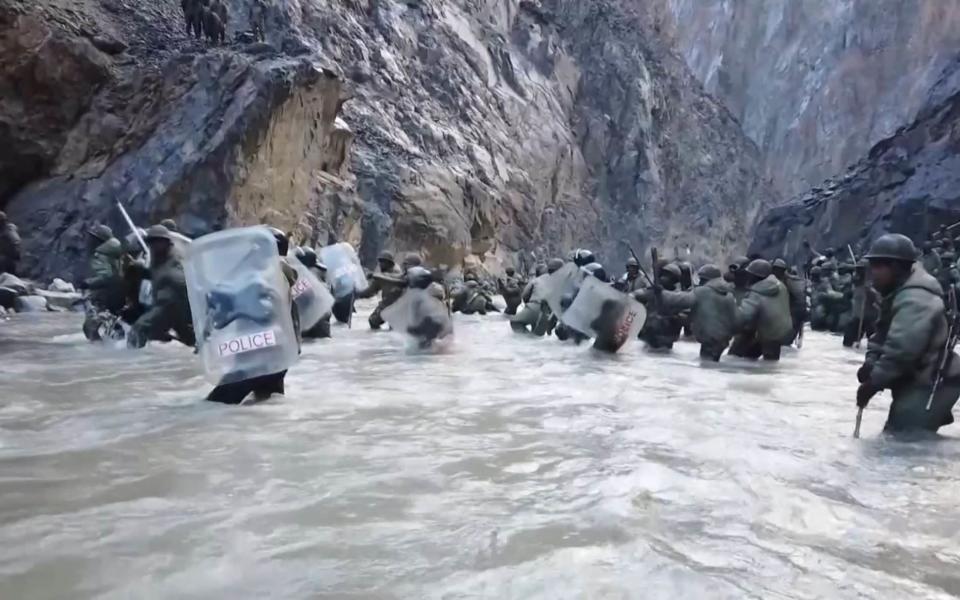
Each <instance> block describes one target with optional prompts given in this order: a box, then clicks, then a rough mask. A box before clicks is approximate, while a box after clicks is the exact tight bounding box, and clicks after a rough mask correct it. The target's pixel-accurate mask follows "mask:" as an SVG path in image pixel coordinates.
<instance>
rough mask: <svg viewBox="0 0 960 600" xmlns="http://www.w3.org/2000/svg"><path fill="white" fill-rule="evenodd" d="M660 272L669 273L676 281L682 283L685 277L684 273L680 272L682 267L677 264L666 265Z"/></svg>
mask: <svg viewBox="0 0 960 600" xmlns="http://www.w3.org/2000/svg"><path fill="white" fill-rule="evenodd" d="M660 272H661V273H669V274H670V276H671V277H673V278H674V279H676V280H677V281H680V278H681V277H682V276H683V273H682V272H680V266H679V265H677V264H676V263H670V264H668V265H664V266H663V267H661V269H660Z"/></svg>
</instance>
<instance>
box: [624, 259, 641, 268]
mask: <svg viewBox="0 0 960 600" xmlns="http://www.w3.org/2000/svg"><path fill="white" fill-rule="evenodd" d="M627 268H628V269H631V268H632V269H639V268H640V263H639V262H638V261H637V259H635V258H633V257H632V256H631V257H630V258H628V259H627Z"/></svg>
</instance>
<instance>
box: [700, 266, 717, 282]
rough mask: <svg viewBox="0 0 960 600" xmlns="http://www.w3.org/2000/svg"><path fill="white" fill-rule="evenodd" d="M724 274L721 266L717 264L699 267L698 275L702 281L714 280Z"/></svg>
mask: <svg viewBox="0 0 960 600" xmlns="http://www.w3.org/2000/svg"><path fill="white" fill-rule="evenodd" d="M722 276H723V273H721V272H720V268H719V267H717V266H716V265H703V266H702V267H700V268H699V269H697V277H698V278H699V279H700V281H712V280H714V279H719V278H720V277H722Z"/></svg>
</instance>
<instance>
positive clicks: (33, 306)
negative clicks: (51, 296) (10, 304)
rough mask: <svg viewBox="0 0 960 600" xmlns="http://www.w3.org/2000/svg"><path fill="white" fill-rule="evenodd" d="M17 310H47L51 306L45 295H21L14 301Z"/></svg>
mask: <svg viewBox="0 0 960 600" xmlns="http://www.w3.org/2000/svg"><path fill="white" fill-rule="evenodd" d="M14 308H15V309H16V311H17V312H47V311H48V310H49V306H48V304H47V299H46V298H44V297H43V296H20V297H18V298H17V300H16V302H14Z"/></svg>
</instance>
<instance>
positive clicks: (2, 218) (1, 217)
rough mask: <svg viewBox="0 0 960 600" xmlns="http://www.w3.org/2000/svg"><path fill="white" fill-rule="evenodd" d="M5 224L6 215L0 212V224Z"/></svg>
mask: <svg viewBox="0 0 960 600" xmlns="http://www.w3.org/2000/svg"><path fill="white" fill-rule="evenodd" d="M6 222H7V213H5V212H3V211H2V210H0V223H6Z"/></svg>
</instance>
